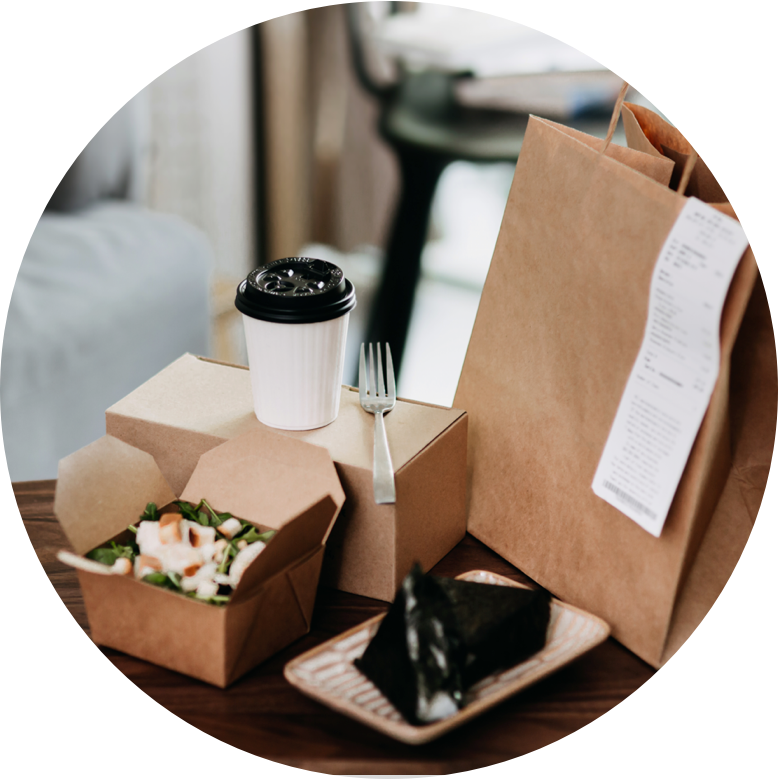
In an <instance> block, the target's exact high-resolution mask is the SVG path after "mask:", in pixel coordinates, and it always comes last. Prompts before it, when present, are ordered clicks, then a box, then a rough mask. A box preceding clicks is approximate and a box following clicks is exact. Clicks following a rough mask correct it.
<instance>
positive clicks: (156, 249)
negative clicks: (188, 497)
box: [0, 95, 213, 481]
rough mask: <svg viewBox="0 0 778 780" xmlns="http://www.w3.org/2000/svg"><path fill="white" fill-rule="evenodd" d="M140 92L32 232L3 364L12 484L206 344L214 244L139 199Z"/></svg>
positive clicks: (92, 432)
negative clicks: (110, 408) (182, 357)
mask: <svg viewBox="0 0 778 780" xmlns="http://www.w3.org/2000/svg"><path fill="white" fill-rule="evenodd" d="M141 99H142V95H141V97H140V98H136V99H135V100H134V101H131V102H130V103H128V104H127V106H125V107H124V108H123V109H122V110H121V111H119V112H118V113H117V114H116V115H115V116H114V117H113V118H112V119H111V120H110V121H109V122H108V123H107V124H106V125H105V127H104V128H103V129H102V130H101V131H100V132H99V133H98V134H97V135H96V136H95V138H94V139H93V140H92V141H91V142H90V144H89V145H88V146H87V147H86V148H85V149H84V151H83V152H82V153H81V155H80V156H79V157H78V159H77V160H76V161H75V163H74V164H73V166H72V167H71V169H70V170H69V171H68V173H67V174H66V176H65V177H64V178H63V180H62V182H61V184H60V185H59V187H58V188H57V190H56V192H55V193H54V195H53V196H52V198H51V200H50V202H49V204H48V206H47V208H46V211H45V212H44V214H43V216H42V217H41V219H40V221H39V223H38V225H37V227H36V229H35V232H34V233H33V235H32V238H31V239H30V243H29V246H28V248H27V251H26V253H25V255H24V260H23V261H22V264H21V268H20V270H19V275H18V277H17V280H16V284H15V287H14V290H13V295H12V298H11V304H10V308H9V311H8V320H7V324H6V329H5V335H4V340H3V352H2V367H1V368H0V410H1V411H2V429H3V441H4V444H5V452H6V457H7V461H8V470H9V472H10V475H11V479H12V481H20V480H34V479H49V478H54V477H56V474H57V463H58V461H59V459H60V458H62V457H64V456H65V455H67V454H69V453H70V452H73V451H74V450H76V449H78V448H79V447H82V446H83V445H85V444H88V443H89V442H90V441H93V440H94V439H96V438H98V437H99V436H101V435H102V434H103V433H104V432H105V422H104V419H105V418H104V412H105V409H106V408H107V407H108V406H110V405H111V404H112V403H114V402H115V401H117V400H118V399H119V398H121V397H123V396H124V395H126V394H127V393H128V392H130V391H131V390H133V389H134V388H135V387H137V386H138V385H140V384H141V383H143V382H144V381H146V380H147V379H149V378H150V377H151V376H153V375H154V374H155V373H156V372H157V371H159V370H161V369H162V368H164V367H165V366H166V365H167V364H168V363H170V362H171V361H173V360H175V359H176V358H177V357H179V356H180V355H181V354H183V353H184V352H193V353H196V354H203V355H207V354H208V351H209V331H210V317H209V279H210V275H211V272H212V269H213V257H212V253H211V249H210V247H209V244H208V242H207V240H206V239H205V237H204V235H203V234H202V233H200V232H199V231H198V230H196V229H195V228H193V227H192V226H190V225H188V224H186V223H185V222H183V221H182V220H181V219H179V218H178V217H174V216H170V215H165V214H160V213H155V212H152V211H150V210H148V209H146V208H144V207H143V206H142V205H140V203H139V193H140V192H141V191H142V186H143V166H144V155H145V153H146V149H147V147H148V141H147V134H146V132H145V130H144V127H145V125H146V123H145V122H144V121H143V106H142V104H140V103H139V101H140V100H141Z"/></svg>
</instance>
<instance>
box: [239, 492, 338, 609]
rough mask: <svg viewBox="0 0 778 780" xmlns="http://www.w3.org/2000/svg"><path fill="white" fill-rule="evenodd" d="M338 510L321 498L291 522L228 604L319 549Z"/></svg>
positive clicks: (242, 579) (248, 572)
mask: <svg viewBox="0 0 778 780" xmlns="http://www.w3.org/2000/svg"><path fill="white" fill-rule="evenodd" d="M337 512H338V507H337V506H336V504H335V502H334V501H333V500H332V498H331V497H330V496H324V497H323V498H322V499H320V500H319V501H317V502H316V503H315V504H314V505H313V506H312V507H310V508H309V509H307V510H306V511H305V512H304V513H303V514H302V515H300V516H299V517H297V518H296V519H295V521H294V522H292V523H287V525H285V526H284V527H283V528H282V529H281V530H280V531H279V532H278V533H277V534H276V535H275V536H274V537H273V538H272V539H271V540H270V542H269V543H268V546H267V550H264V551H263V552H262V554H261V555H259V556H258V557H257V558H256V560H254V562H253V563H252V564H251V565H250V566H249V567H248V568H247V569H246V571H245V572H243V576H242V577H241V578H240V582H239V583H238V587H237V588H235V591H234V592H233V594H232V596H231V598H230V603H231V604H239V603H240V602H242V601H243V600H245V599H246V598H249V597H250V596H251V594H252V593H253V592H254V590H255V589H256V588H257V586H258V585H259V584H260V583H262V582H265V581H266V580H269V579H270V578H271V577H274V576H275V575H276V574H278V572H280V571H283V570H284V569H285V568H286V567H287V566H291V565H292V564H293V563H294V562H295V561H297V560H298V559H299V558H301V557H302V556H303V555H304V554H305V553H308V552H310V551H311V550H314V549H316V548H317V547H320V546H321V543H322V539H323V537H324V534H325V533H326V531H327V528H328V527H329V525H330V523H331V522H332V521H333V520H334V519H335V517H337Z"/></svg>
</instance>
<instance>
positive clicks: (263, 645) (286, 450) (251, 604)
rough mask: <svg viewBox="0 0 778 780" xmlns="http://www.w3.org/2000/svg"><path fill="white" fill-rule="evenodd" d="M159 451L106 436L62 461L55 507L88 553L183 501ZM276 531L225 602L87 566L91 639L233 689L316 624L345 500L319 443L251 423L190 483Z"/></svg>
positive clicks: (189, 491)
mask: <svg viewBox="0 0 778 780" xmlns="http://www.w3.org/2000/svg"><path fill="white" fill-rule="evenodd" d="M177 492H178V491H174V490H173V489H172V488H171V486H170V484H169V482H168V481H167V480H166V479H165V476H164V474H163V473H162V472H161V471H160V468H159V465H158V463H157V462H156V461H155V460H154V457H153V455H152V454H150V453H149V452H146V451H143V450H142V449H138V448H137V447H133V446H131V445H129V444H127V443H126V442H122V441H120V440H119V439H117V438H115V437H113V436H109V435H106V436H104V437H103V438H101V439H98V440H97V441H95V442H93V443H92V444H89V445H87V446H86V447H84V448H83V449H81V450H78V451H77V452H75V453H73V454H72V455H70V456H68V457H67V458H64V459H63V460H62V461H60V465H59V475H58V480H57V492H56V496H55V500H54V512H55V514H56V515H57V518H58V519H59V521H60V523H61V524H62V527H63V529H64V531H65V533H66V535H67V537H68V540H69V541H70V543H71V545H72V546H73V549H74V551H75V552H76V553H78V554H81V555H83V554H85V553H87V552H89V551H90V550H92V549H94V548H95V547H99V546H101V545H103V544H105V543H106V542H108V541H110V540H111V539H123V538H124V537H125V536H127V537H128V536H130V535H131V532H129V531H127V527H128V525H130V524H136V523H137V522H138V518H139V516H140V515H141V513H142V512H143V510H144V509H145V507H146V504H147V503H148V502H150V501H153V502H154V503H156V504H157V506H158V507H160V508H161V507H163V506H165V505H166V504H168V503H170V502H171V501H174V500H175V499H176V494H177ZM180 498H181V499H183V500H185V501H189V502H192V503H195V504H196V503H198V502H199V501H200V499H201V498H205V499H207V501H208V503H209V504H210V505H211V506H212V507H213V508H214V510H215V511H217V512H230V513H231V514H233V515H235V516H236V517H240V518H242V519H244V520H248V521H249V522H251V523H253V524H255V525H256V526H258V527H259V528H260V530H263V531H264V530H268V529H271V528H274V529H276V530H277V533H276V534H275V536H273V537H272V539H271V540H270V541H269V542H268V545H267V547H266V548H265V549H264V550H263V551H262V553H261V554H260V555H259V556H258V557H257V559H256V560H255V561H254V562H253V563H252V564H251V565H250V566H249V567H248V568H247V569H246V571H245V572H244V574H243V577H242V578H241V580H240V583H239V584H238V586H237V588H236V589H235V590H234V592H233V595H232V597H231V599H230V601H229V602H228V603H227V604H226V605H225V606H217V605H212V604H207V603H203V602H199V601H196V600H194V599H192V598H189V597H187V596H184V595H182V594H180V593H175V592H173V591H169V590H165V589H164V588H160V587H158V586H155V585H151V584H149V583H146V582H142V581H140V580H136V579H134V578H133V577H132V576H121V575H105V574H95V573H91V572H85V571H81V570H78V578H79V582H80V584H81V590H82V592H83V595H84V602H85V605H86V610H87V616H88V618H89V625H90V628H91V633H92V639H93V640H94V641H95V643H97V644H99V645H105V646H107V647H112V648H115V649H116V650H121V651H122V652H125V653H129V654H130V655H134V656H137V657H138V658H143V659H145V660H147V661H151V662H153V663H155V664H159V665H160V666H164V667H167V668H168V669H174V670H175V671H178V672H182V673H183V674H187V675H190V676H192V677H197V678H199V679H201V680H205V681H206V682H209V683H212V684H213V685H218V686H220V687H225V686H227V685H229V684H230V683H231V682H233V681H234V680H236V679H237V678H238V677H240V676H241V675H243V674H245V673H246V672H248V671H249V670H250V669H252V668H253V667H254V666H256V665H257V664H258V663H260V662H261V661H263V660H264V659H266V658H268V657H269V656H271V655H273V654H274V653H276V652H278V651H279V650H281V649H282V648H283V647H286V646H287V645H288V644H290V643H291V642H293V641H294V640H295V639H298V638H299V637H301V636H303V635H304V634H306V633H307V632H308V630H309V629H310V625H311V615H312V613H313V605H314V600H315V597H316V588H317V585H318V581H319V575H320V571H321V565H322V560H323V555H324V543H325V540H326V538H327V536H328V534H329V532H330V529H331V528H332V525H333V523H334V522H335V518H336V517H337V515H338V512H339V511H340V508H341V506H342V505H343V502H344V500H345V496H344V494H343V489H342V488H341V485H340V482H339V481H338V477H337V474H336V472H335V468H334V465H333V463H332V459H331V458H330V456H329V455H328V453H327V451H326V450H324V449H322V448H321V447H314V446H311V445H309V444H306V443H305V442H301V441H296V440H294V439H290V438H288V437H285V436H280V435H278V434H276V433H273V432H271V431H269V430H265V429H259V430H253V431H250V432H248V433H246V434H245V435H242V436H238V437H235V438H233V439H231V440H230V441H228V442H226V443H225V444H223V445H221V446H219V447H216V448H211V449H210V450H209V451H208V452H206V453H205V454H203V456H202V457H200V458H199V459H198V461H197V463H196V464H195V466H194V467H193V469H192V473H191V475H190V478H189V479H188V480H187V483H186V485H185V486H183V488H182V489H181V490H180Z"/></svg>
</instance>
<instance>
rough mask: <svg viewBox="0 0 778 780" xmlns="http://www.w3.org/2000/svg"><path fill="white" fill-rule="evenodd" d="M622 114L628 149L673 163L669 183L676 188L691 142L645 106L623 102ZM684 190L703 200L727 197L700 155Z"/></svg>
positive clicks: (716, 201)
mask: <svg viewBox="0 0 778 780" xmlns="http://www.w3.org/2000/svg"><path fill="white" fill-rule="evenodd" d="M621 118H622V122H623V123H624V134H625V136H626V138H627V144H628V145H629V147H630V148H631V149H637V150H638V151H641V152H645V153H646V154H648V155H651V156H652V157H656V158H659V159H665V160H668V161H671V162H673V163H674V165H673V173H672V176H671V179H670V183H669V187H670V189H671V190H677V189H678V184H679V182H680V181H681V175H682V174H683V168H684V165H685V164H686V160H687V159H688V158H689V155H690V154H691V153H692V152H693V151H694V150H693V149H692V146H691V144H690V143H689V142H688V141H687V140H686V139H685V138H684V137H683V136H682V135H681V133H679V132H678V130H677V129H676V128H675V127H673V126H672V125H671V124H670V123H669V122H666V121H665V120H664V119H662V117H660V116H658V115H657V114H655V113H654V112H653V111H651V110H650V109H648V108H645V107H644V106H638V105H635V104H634V103H624V105H623V106H622V108H621ZM684 194H685V195H687V196H694V197H696V198H699V199H700V200H703V201H705V202H706V203H724V202H725V201H726V200H727V197H726V195H725V194H724V191H723V190H722V189H721V186H720V185H719V183H718V182H717V181H716V179H715V178H714V177H713V174H712V173H711V172H710V169H709V168H708V166H707V165H706V164H705V163H704V162H703V160H701V159H700V158H697V162H696V164H695V166H694V168H693V169H692V173H691V178H690V179H689V183H688V184H687V185H686V190H685V192H684Z"/></svg>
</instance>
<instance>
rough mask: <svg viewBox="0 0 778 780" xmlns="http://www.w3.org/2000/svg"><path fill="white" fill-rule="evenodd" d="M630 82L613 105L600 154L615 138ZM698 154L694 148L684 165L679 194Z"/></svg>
mask: <svg viewBox="0 0 778 780" xmlns="http://www.w3.org/2000/svg"><path fill="white" fill-rule="evenodd" d="M628 89H629V84H628V83H627V82H626V81H625V82H624V83H623V84H622V85H621V89H620V90H619V94H618V97H617V98H616V105H614V106H613V113H612V114H611V121H610V124H609V125H608V134H607V135H606V136H605V140H604V141H603V142H602V148H601V149H600V156H602V155H603V154H605V152H606V151H607V150H608V147H609V146H610V145H611V141H612V140H613V134H614V133H615V132H616V125H617V124H618V123H619V117H620V116H621V106H622V104H623V103H624V98H625V97H626V96H627V90H628ZM697 160H698V156H697V152H695V151H694V149H692V151H691V154H690V155H689V156H688V157H687V158H686V162H685V163H684V166H683V173H681V181H680V182H678V189H677V190H676V192H677V193H678V194H679V195H683V194H684V192H686V188H687V187H688V186H689V180H690V179H691V177H692V172H693V171H694V166H695V165H696V164H697Z"/></svg>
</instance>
